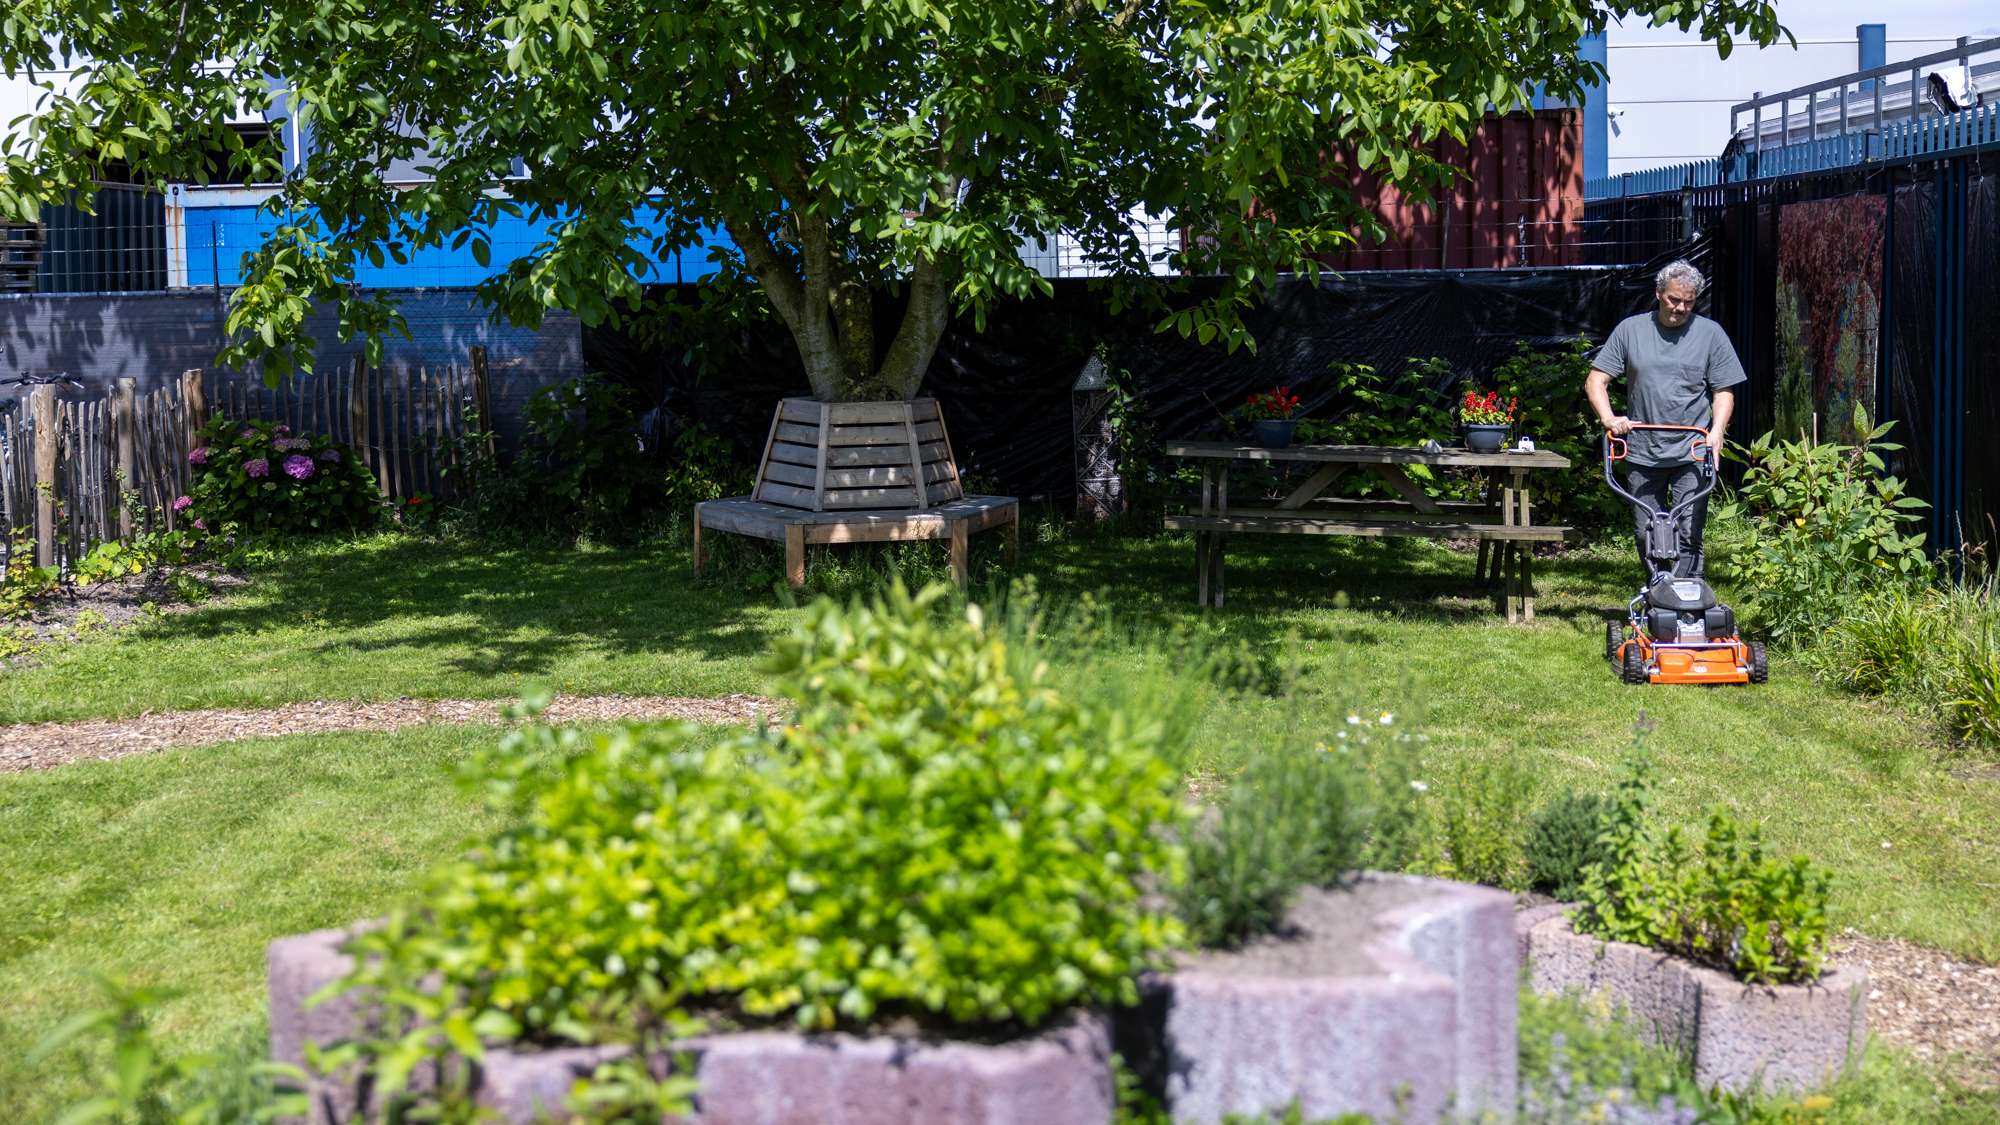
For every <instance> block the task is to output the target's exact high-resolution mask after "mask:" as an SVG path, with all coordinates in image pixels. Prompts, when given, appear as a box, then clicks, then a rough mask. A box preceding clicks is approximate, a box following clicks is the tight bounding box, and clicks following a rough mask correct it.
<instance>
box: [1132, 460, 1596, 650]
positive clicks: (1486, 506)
mask: <svg viewBox="0 0 2000 1125" xmlns="http://www.w3.org/2000/svg"><path fill="white" fill-rule="evenodd" d="M1166 453H1167V455H1168V456H1170V457H1178V458H1184V459H1189V460H1196V461H1199V462H1201V465H1202V486H1201V495H1200V497H1199V499H1198V501H1197V502H1196V503H1195V504H1194V505H1193V510H1191V511H1188V512H1185V513H1182V514H1176V515H1169V516H1168V517H1167V520H1166V525H1167V527H1168V528H1169V529H1171V530H1175V531H1191V532H1193V533H1194V535H1195V573H1196V581H1195V584H1196V597H1197V599H1198V600H1199V601H1200V604H1202V605H1203V606H1220V605H1222V598H1223V571H1222V560H1223V543H1224V541H1225V540H1226V538H1227V537H1228V536H1230V535H1233V534H1242V533H1255V534H1261V535H1354V536H1361V537H1366V538H1385V537H1389V536H1421V537H1424V538H1428V539H1459V540H1465V539H1470V540H1475V541H1477V542H1478V544H1479V561H1478V564H1477V568H1476V570H1475V572H1474V577H1475V579H1476V580H1479V581H1492V582H1494V583H1496V584H1497V585H1498V587H1499V593H1500V601H1501V610H1502V612H1504V613H1505V614H1506V615H1507V620H1508V621H1509V622H1513V621H1515V620H1526V621H1533V620H1534V619H1535V589H1534V552H1533V545H1534V544H1536V543H1560V542H1562V540H1563V538H1564V536H1566V535H1567V534H1568V532H1569V529H1568V528H1566V527H1558V526H1553V525H1546V524H1537V523H1535V522H1534V505H1533V502H1532V498H1531V496H1530V494H1529V489H1528V474H1529V472H1531V471H1533V470H1536V469H1557V470H1560V469H1567V468H1569V464H1570V462H1569V459H1568V458H1566V457H1563V456H1561V455H1560V454H1555V453H1544V452H1531V453H1471V452H1468V451H1466V450H1462V449H1445V450H1440V451H1438V452H1436V453H1426V452H1425V451H1423V450H1421V449H1414V448H1406V447H1400V446H1372V445H1295V446H1290V447H1287V448H1285V449H1265V448H1263V447H1261V446H1248V445H1236V444H1233V443H1229V442H1207V441H1179V442H1168V443H1167V444H1166ZM1238 461H1264V462H1270V463H1298V464H1310V465H1314V466H1316V467H1315V468H1314V469H1313V471H1312V472H1311V473H1309V474H1308V475H1306V476H1305V477H1304V478H1303V479H1301V480H1299V481H1298V482H1297V483H1295V484H1294V483H1291V482H1287V485H1288V486H1289V487H1288V490H1285V492H1284V495H1282V496H1274V497H1271V498H1269V499H1265V498H1259V499H1258V500H1255V501H1253V502H1251V503H1250V504H1247V505H1243V504H1238V505H1232V504H1231V503H1230V497H1229V468H1230V466H1231V465H1232V464H1234V463H1236V462H1238ZM1409 465H1430V466H1436V467H1445V468H1464V469H1472V470H1475V471H1478V472H1481V473H1483V474H1485V475H1486V476H1487V478H1488V488H1487V496H1488V498H1487V499H1486V500H1484V501H1477V502H1468V501H1450V500H1437V499H1434V498H1432V497H1431V496H1430V494H1429V493H1428V492H1426V491H1425V490H1424V488H1423V486H1422V485H1421V484H1419V483H1418V482H1416V481H1414V480H1412V479H1410V476H1409V474H1408V473H1407V472H1406V471H1404V469H1405V466H1409ZM1349 472H1362V473H1366V474H1369V475H1370V476H1373V477H1375V478H1377V479H1379V480H1381V481H1382V482H1383V483H1384V484H1386V485H1388V487H1389V490H1390V491H1391V492H1392V493H1394V494H1395V495H1396V496H1397V497H1399V499H1394V500H1386V499H1385V500H1368V499H1343V498H1337V497H1329V496H1327V495H1326V492H1327V490H1328V489H1329V488H1331V487H1332V486H1333V485H1334V484H1335V483H1336V482H1338V481H1339V480H1340V479H1341V478H1342V477H1344V476H1345V475H1346V474H1348V473H1349Z"/></svg>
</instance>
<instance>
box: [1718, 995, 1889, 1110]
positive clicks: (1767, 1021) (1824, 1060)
mask: <svg viewBox="0 0 2000 1125" xmlns="http://www.w3.org/2000/svg"><path fill="white" fill-rule="evenodd" d="M1692 972H1693V973H1694V975H1695V977H1696V979H1697V981H1699V983H1700V988H1701V1017H1700V1020H1699V1030H1698V1032H1697V1036H1696V1043H1695V1056H1694V1073H1695V1078H1696V1079H1697V1080H1699V1081H1700V1082H1701V1084H1702V1086H1703V1087H1711V1086H1720V1087H1722V1088H1723V1089H1725V1090H1743V1089H1748V1088H1750V1087H1751V1086H1752V1085H1753V1084H1755V1083H1760V1082H1761V1084H1762V1086H1763V1089H1764V1091H1765V1092H1766V1093H1778V1092H1785V1093H1798V1092H1803V1091H1807V1090H1817V1089H1821V1088H1823V1087H1825V1086H1827V1085H1829V1084H1830V1083H1832V1081H1833V1080H1834V1079H1835V1078H1838V1077H1840V1072H1841V1071H1842V1070H1844V1069H1845V1068H1846V1066H1847V1064H1848V1062H1849V1061H1850V1060H1851V1059H1853V1058H1855V1057H1856V1056H1857V1055H1859V1053H1860V1051H1861V1048H1862V1046H1863V1045H1864V1044H1865V1043H1866V1042H1867V1039H1868V970H1867V969H1865V968H1863V967H1861V966H1859V965H1852V966H1838V967H1835V968H1834V969H1832V970H1831V971H1829V972H1827V973H1825V974H1823V975H1821V977H1820V978H1819V979H1818V980H1816V981H1814V982H1813V983H1811V984H1794V985H1778V986H1775V987H1772V986H1767V985H1749V984H1744V983H1743V982H1742V981H1739V980H1736V979H1734V978H1732V977H1730V976H1729V975H1727V974H1725V973H1720V972H1717V971H1715V970H1714V969H1707V968H1701V967H1699V966H1695V967H1692Z"/></svg>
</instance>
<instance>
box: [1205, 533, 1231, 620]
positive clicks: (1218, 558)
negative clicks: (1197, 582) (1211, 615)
mask: <svg viewBox="0 0 2000 1125" xmlns="http://www.w3.org/2000/svg"><path fill="white" fill-rule="evenodd" d="M1226 542H1228V536H1226V535H1224V534H1223V533H1222V532H1220V531H1218V532H1216V533H1215V542H1214V543H1213V544H1211V545H1210V546H1209V549H1208V561H1209V565H1210V566H1212V567H1213V568H1214V569H1215V578H1214V580H1213V582H1212V585H1213V587H1214V590H1215V601H1214V603H1213V604H1214V606H1215V608H1217V609H1221V608H1222V587H1223V581H1222V555H1223V550H1222V545H1223V544H1224V543H1226Z"/></svg>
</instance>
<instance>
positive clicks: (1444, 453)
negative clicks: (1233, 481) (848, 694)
mask: <svg viewBox="0 0 2000 1125" xmlns="http://www.w3.org/2000/svg"><path fill="white" fill-rule="evenodd" d="M1165 448H1166V453H1167V456H1169V457H1206V458H1213V459H1216V460H1223V461H1320V462H1326V461H1333V462H1341V463H1345V464H1351V465H1455V466H1459V467H1461V468H1473V469H1567V468H1569V458H1567V457H1564V456H1563V455H1562V454H1560V453H1550V452H1548V451H1546V450H1540V449H1538V450H1535V451H1533V452H1531V453H1518V452H1502V453H1470V452H1467V451H1466V450H1463V449H1442V450H1439V451H1438V452H1436V453H1426V452H1424V451H1423V450H1422V449H1421V448H1419V447H1417V446H1413V445H1289V446H1286V447H1285V448H1283V449H1266V448H1264V447H1263V446H1261V445H1238V444H1236V443H1234V442H1227V441H1170V442H1167V443H1165Z"/></svg>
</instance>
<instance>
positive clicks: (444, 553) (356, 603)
mask: <svg viewBox="0 0 2000 1125" xmlns="http://www.w3.org/2000/svg"><path fill="white" fill-rule="evenodd" d="M781 618H782V615H781V614H780V613H779V612H778V611H777V610H776V609H775V608H774V605H773V602H772V599H771V598H770V597H768V596H765V597H761V598H746V597H741V596H733V597H718V596H717V592H716V591H715V590H713V589H709V588H703V587H697V586H694V585H693V584H692V583H691V580H690V576H689V564H688V556H687V553H686V551H684V550H678V549H666V548H659V547H647V548H636V549H631V550H621V551H614V550H608V549H587V550H566V549H555V548H485V547H468V546H464V545H457V544H452V545H447V544H440V543H436V542H425V541H423V540H416V539H408V538H403V537H399V536H383V537H381V538H376V539H370V540H365V541H362V542H360V543H356V544H351V545H345V546H342V547H339V548H322V549H318V550H312V551H304V552H300V553H299V554H297V555H296V556H294V557H292V558H290V559H288V560H287V561H285V562H284V563H282V564H278V565H275V566H270V567H266V568H263V569H260V570H259V571H258V572H257V573H256V575H255V581H253V582H252V584H251V585H250V586H249V587H248V588H247V589H245V590H242V591H239V592H237V593H235V594H233V595H231V596H229V597H226V598H220V599H218V600H216V601H215V602H213V603H211V604H208V605H204V606H202V607H201V608H200V609H199V610H197V611H196V612H192V613H187V614H174V615H168V616H165V617H162V618H160V619H158V620H156V621H153V622H149V623H145V624H141V625H139V626H136V627H134V628H132V629H129V630H124V631H121V632H120V633H118V634H115V635H112V636H109V637H104V638H102V639H100V640H97V641H94V642H92V643H89V644H82V645H75V646H63V647H58V648H56V649H54V650H53V651H51V652H50V653H49V655H48V656H47V657H46V658H45V659H44V660H43V661H42V663H41V664H40V666H38V667H34V668H30V669H26V670H23V671H19V672H13V673H9V674H5V675H0V722H8V723H19V722H34V721H40V720H47V719H74V718H85V717H110V716H123V715H135V714H138V713H140V712H142V711H147V710H159V709H184V708H193V707H222V706H270V705H275V704H279V703H287V702H294V701H299V700H310V699H393V698H396V697H398V696H405V695H408V696H419V697H425V698H437V699H441V698H453V697H465V698H499V697H509V696H515V695H518V694H520V692H521V690H522V688H523V687H524V686H525V685H528V684H530V683H539V684H544V685H547V686H549V687H551V688H553V689H555V690H558V691H585V692H625V693H649V694H681V695H702V694H709V695H714V694H720V693H723V692H729V691H738V690H741V689H742V687H743V686H744V685H745V684H749V683H753V682H754V676H753V674H752V673H751V671H750V665H751V662H752V661H753V660H754V658H755V657H756V656H757V654H758V653H760V652H762V651H763V648H764V645H765V643H766V641H767V639H768V637H769V635H770V630H771V629H772V628H775V627H777V626H778V623H779V622H780V620H781Z"/></svg>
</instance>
